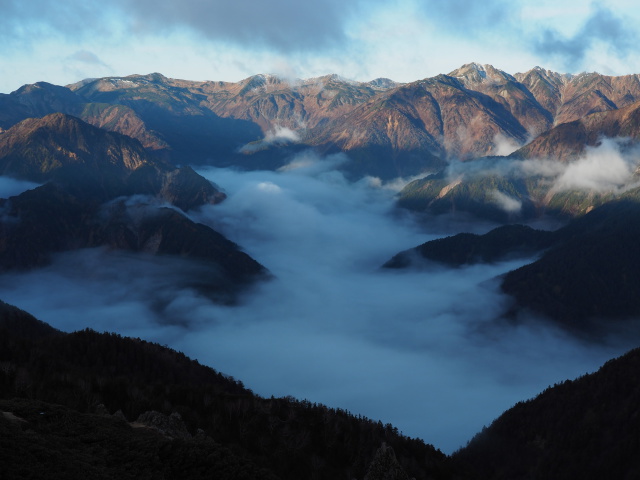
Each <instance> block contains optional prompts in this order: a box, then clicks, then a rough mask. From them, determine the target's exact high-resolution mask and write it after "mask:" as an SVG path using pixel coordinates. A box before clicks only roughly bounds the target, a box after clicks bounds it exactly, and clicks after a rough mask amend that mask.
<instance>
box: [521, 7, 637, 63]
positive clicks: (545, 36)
mask: <svg viewBox="0 0 640 480" xmlns="http://www.w3.org/2000/svg"><path fill="white" fill-rule="evenodd" d="M597 44H604V45H605V46H606V48H607V49H609V50H610V51H611V52H612V53H614V54H616V55H617V56H619V57H625V56H626V55H628V54H629V53H631V52H633V51H635V50H636V46H637V44H638V31H637V29H636V27H635V25H633V24H632V23H631V22H630V21H629V19H628V18H625V17H623V16H621V15H617V14H615V13H614V12H613V11H612V10H610V9H609V8H607V7H606V6H604V5H600V4H595V5H594V8H593V12H592V14H591V16H590V17H588V18H587V19H586V20H585V22H584V23H583V25H582V27H581V28H580V29H579V30H578V31H577V32H576V33H575V34H574V35H571V36H565V35H563V34H561V33H560V32H558V31H557V30H554V29H545V30H543V32H542V34H541V36H540V38H539V39H538V40H537V41H536V42H534V48H535V50H536V52H538V53H539V54H541V55H543V56H545V57H551V58H553V57H559V58H561V59H562V60H563V61H564V62H565V63H566V65H567V66H568V67H569V68H570V69H575V68H580V67H582V66H583V65H584V62H585V60H586V57H587V55H588V54H589V53H590V51H591V49H592V48H593V47H594V46H596V45H597Z"/></svg>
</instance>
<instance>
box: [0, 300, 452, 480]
mask: <svg viewBox="0 0 640 480" xmlns="http://www.w3.org/2000/svg"><path fill="white" fill-rule="evenodd" d="M0 307H1V308H0V319H2V320H0V366H1V368H0V398H1V399H12V398H21V399H26V400H29V401H38V402H45V403H46V404H47V405H49V406H50V407H47V408H54V407H52V405H60V406H64V407H66V409H69V410H65V411H71V412H75V413H74V414H65V415H68V416H70V417H73V415H76V414H77V415H79V414H85V415H86V414H90V415H89V417H82V418H83V419H85V420H83V421H88V422H96V428H102V427H101V426H100V425H102V424H104V423H105V420H104V418H109V419H112V417H111V416H106V417H105V415H102V416H100V415H98V413H100V412H101V411H102V413H105V409H106V412H108V413H109V414H114V413H116V412H117V411H121V412H122V414H123V415H124V417H125V418H126V419H127V420H128V421H130V422H131V421H134V420H136V419H137V418H138V416H139V415H141V414H142V413H144V412H148V411H157V412H160V413H162V414H164V415H170V414H172V413H174V412H177V413H178V414H179V415H180V416H181V418H182V420H183V421H184V423H185V425H186V426H187V429H188V430H189V432H191V434H194V435H195V434H196V433H197V432H198V431H199V429H200V430H201V431H200V435H196V437H198V438H201V437H203V436H204V438H208V440H207V441H208V442H209V443H206V442H205V443H203V441H204V440H202V441H200V440H199V441H200V443H198V444H197V445H195V443H197V442H196V440H193V441H191V442H190V441H185V440H180V441H175V440H174V441H173V442H172V443H171V442H170V443H168V444H167V443H166V440H163V441H159V442H160V443H157V442H156V443H153V442H151V443H147V444H146V445H147V447H148V449H147V450H145V451H146V452H147V454H148V455H150V457H149V458H151V459H153V458H156V457H157V455H159V454H160V451H162V452H164V453H162V455H163V456H164V455H169V456H171V455H174V456H175V455H177V456H180V455H182V454H178V450H180V451H181V452H183V453H184V454H185V455H186V454H189V456H190V457H193V456H194V455H195V453H193V452H200V453H202V455H204V457H203V458H207V459H209V460H211V458H210V457H211V456H210V455H209V454H206V452H207V451H209V450H207V449H209V448H210V446H211V445H212V444H214V443H215V445H217V447H216V449H218V450H219V448H222V447H224V449H225V451H226V450H228V451H229V452H231V453H232V457H230V458H233V459H234V460H233V461H234V462H239V460H237V459H245V460H246V462H247V464H248V465H249V466H250V469H251V468H253V469H257V470H256V471H258V470H259V471H264V472H267V473H269V472H270V473H271V474H273V475H276V476H277V477H280V478H282V479H300V478H308V479H325V478H326V479H329V478H330V479H339V478H344V479H351V478H364V476H365V475H366V473H367V469H368V467H369V465H370V463H371V461H372V460H373V458H374V456H375V454H376V451H377V450H378V448H380V446H381V445H382V444H383V443H385V444H386V445H388V446H389V447H391V448H392V449H393V450H394V451H395V454H396V456H397V459H398V462H399V464H400V465H401V467H402V468H403V469H404V470H405V471H406V472H407V474H408V475H409V476H410V477H415V478H416V479H427V478H429V479H431V478H434V479H440V478H442V479H444V478H451V470H450V468H451V466H450V464H449V461H448V458H447V457H446V456H445V455H444V454H442V453H441V452H440V451H438V450H436V449H435V448H434V447H432V446H430V445H426V444H425V443H424V442H423V441H422V440H417V439H411V438H408V437H406V436H404V435H402V434H401V433H400V432H398V430H397V429H396V428H394V427H393V426H391V425H390V424H386V425H384V424H383V423H382V422H380V421H373V420H371V419H368V418H365V417H361V416H356V415H353V414H351V413H349V412H347V411H345V410H341V409H334V408H328V407H326V406H323V405H318V404H315V403H311V402H310V401H307V400H296V399H294V398H290V397H287V398H273V397H272V398H262V397H259V396H257V395H255V394H253V393H252V392H251V390H249V389H247V388H245V387H244V385H243V384H242V382H240V381H238V380H235V379H233V378H231V377H229V376H226V375H223V374H221V373H219V372H216V371H215V370H213V369H211V368H209V367H205V366H203V365H200V364H199V363H198V362H197V361H193V360H190V359H189V358H187V357H186V356H185V355H184V354H182V353H179V352H177V351H174V350H171V349H169V348H167V347H163V346H160V345H157V344H153V343H150V342H146V341H144V340H140V339H132V338H125V337H122V336H120V335H116V334H112V333H98V332H95V331H93V330H89V329H87V330H83V331H79V332H74V333H70V334H64V333H61V332H58V331H56V330H54V329H51V328H50V327H48V326H47V325H46V324H43V323H42V322H39V321H37V320H36V319H34V318H33V317H32V316H30V315H28V314H26V313H25V312H21V311H20V310H18V309H16V308H15V307H10V306H8V305H6V304H3V305H1V306H0ZM17 323H18V324H20V328H19V329H18V328H15V325H16V324H17ZM26 400H25V401H26ZM4 408H7V407H4ZM30 408H35V407H32V406H30V404H29V405H27V406H24V407H22V409H23V410H25V409H26V410H29V409H30ZM38 408H44V407H38ZM55 408H58V407H55ZM14 413H15V412H14ZM16 415H17V414H16ZM86 418H90V419H89V420H86ZM99 418H103V420H97V419H99ZM91 419H93V420H91ZM116 420H117V418H116V419H114V420H113V421H116ZM27 425H29V424H25V426H24V428H32V427H27ZM107 425H109V423H108V422H107ZM114 428H115V427H114ZM118 428H120V427H118ZM121 435H123V434H122V433H121V434H119V435H118V436H121ZM139 441H140V440H131V439H129V440H127V441H125V442H124V443H127V442H134V443H135V442H139ZM185 442H186V443H185ZM194 442H195V443H194ZM116 443H117V444H122V442H116ZM143 443H144V442H143ZM191 443H193V444H194V445H195V446H193V449H192V447H190V446H187V445H190V444H191ZM136 448H138V447H136ZM140 448H142V447H140ZM154 449H155V450H154ZM216 449H213V450H211V452H216V451H218V450H216ZM183 450H184V451H183ZM212 454H213V453H212ZM141 455H142V454H141ZM222 457H224V455H222V456H221V458H222ZM61 458H62V457H61ZM141 458H144V455H142V457H141ZM224 458H226V457H224ZM183 460H184V459H183ZM209 460H208V461H209ZM4 461H6V459H5V460H4ZM130 461H131V460H130ZM225 461H226V460H225ZM152 463H153V462H152ZM232 463H233V462H232ZM154 465H155V466H154ZM238 465H244V464H242V462H240V463H238ZM161 466H162V465H161V464H158V463H157V462H156V463H153V465H152V467H153V468H160V467H161ZM131 468H133V467H131ZM225 468H226V467H225ZM242 468H244V466H243V467H242ZM260 469H262V470H260ZM109 472H111V471H109V469H107V468H106V467H105V469H103V470H100V471H99V473H100V475H107V474H109V475H111V473H112V472H111V473H109ZM94 473H96V472H94ZM116 477H117V475H116V476H115V477H113V478H116ZM96 478H100V477H96ZM105 478H111V477H105ZM168 478H169V477H168ZM228 478H250V477H242V476H238V477H235V476H229V477H228ZM256 478H257V477H256ZM265 478H266V477H265Z"/></svg>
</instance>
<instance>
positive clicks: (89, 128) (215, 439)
mask: <svg viewBox="0 0 640 480" xmlns="http://www.w3.org/2000/svg"><path fill="white" fill-rule="evenodd" d="M639 129H640V76H639V75H628V76H624V77H611V76H605V75H600V74H597V73H583V74H580V75H568V74H559V73H555V72H551V71H548V70H544V69H541V68H538V67H536V68H534V69H532V70H530V71H528V72H526V73H519V74H515V75H511V74H508V73H506V72H503V71H500V70H498V69H496V68H494V67H492V66H490V65H478V64H468V65H464V66H463V67H461V68H459V69H457V70H454V71H453V72H450V73H449V74H447V75H438V76H436V77H433V78H427V79H423V80H419V81H416V82H412V83H406V84H400V83H396V82H394V81H392V80H389V79H376V80H373V81H371V82H353V81H349V80H346V79H343V78H340V77H338V76H336V75H328V76H324V77H318V78H314V79H307V80H291V79H284V78H279V77H277V76H273V75H256V76H253V77H250V78H248V79H245V80H242V81H240V82H214V81H206V82H195V81H187V80H178V79H170V78H166V77H164V76H162V75H160V74H156V73H154V74H150V75H131V76H128V77H106V78H99V79H87V80H83V81H81V82H78V83H76V84H72V85H68V86H56V85H52V84H49V83H45V82H40V83H36V84H32V85H25V86H23V87H22V88H20V89H18V90H16V91H15V92H12V93H10V94H3V95H0V175H2V176H7V177H13V178H16V179H20V180H27V181H30V182H34V183H35V184H36V186H35V187H34V188H31V189H29V190H26V191H24V192H22V193H20V194H17V195H14V196H11V197H10V198H4V199H0V271H4V272H6V271H9V270H21V269H33V268H39V267H42V266H45V265H47V264H49V263H50V262H51V261H52V259H53V258H54V257H55V255H57V254H60V253H63V252H68V251H75V250H80V249H87V248H91V249H100V250H102V251H106V252H110V251H114V250H115V251H120V252H126V253H127V254H131V255H136V256H145V257H152V258H154V259H158V260H160V261H166V262H171V261H177V262H185V264H188V265H189V267H190V270H189V271H190V276H189V277H188V278H185V279H184V282H185V286H188V287H190V288H193V289H195V290H196V291H197V292H198V294H202V295H206V296H208V297H209V298H211V299H213V300H214V301H216V302H222V303H233V302H234V301H235V300H236V297H237V295H238V294H239V293H240V292H242V291H243V290H244V289H246V287H247V286H249V285H251V284H252V283H255V282H259V281H264V280H265V279H268V278H271V275H270V273H269V271H268V268H269V265H265V266H263V265H261V264H260V263H259V262H257V261H256V260H255V259H253V258H251V257H250V256H249V255H248V254H247V253H245V252H243V251H242V248H241V246H238V245H236V244H235V243H234V242H232V241H230V240H229V239H227V238H225V237H224V236H223V235H222V234H221V233H219V232H217V231H216V230H214V229H213V228H211V227H210V226H207V225H204V224H202V223H198V222H197V221H195V220H194V218H197V217H194V215H192V214H193V212H197V210H198V209H199V208H202V207H204V206H206V205H218V204H219V203H221V202H224V201H225V197H226V195H225V194H224V191H223V188H224V185H222V186H217V185H215V184H213V183H211V182H210V181H208V180H206V179H205V178H204V177H202V176H201V175H199V174H198V173H197V172H196V171H194V170H193V169H192V168H191V167H190V166H189V165H212V166H218V167H233V168H238V169H247V170H252V169H270V170H278V169H282V168H288V166H289V167H290V166H291V165H290V164H291V163H292V162H294V161H295V159H296V158H297V156H298V155H299V154H301V153H303V152H308V151H311V152H313V153H314V154H315V155H316V157H317V158H318V159H319V161H323V159H326V158H327V157H329V156H330V155H334V154H335V155H338V157H336V158H339V159H340V162H336V164H335V165H336V168H338V169H339V170H341V171H342V173H343V174H344V175H345V176H346V178H347V179H349V180H359V179H362V178H364V177H378V178H379V179H381V180H382V181H387V180H391V179H394V178H396V177H412V176H415V177H419V178H416V179H415V180H414V181H412V182H410V183H408V184H407V185H406V186H405V187H404V189H403V190H402V191H401V192H400V193H399V194H398V197H397V206H399V207H403V208H405V209H408V210H410V211H411V212H412V213H413V214H417V215H416V217H417V218H419V219H422V221H429V219H431V218H432V216H431V215H439V214H448V215H452V216H453V217H456V216H458V217H460V216H462V218H464V219H465V220H471V221H473V220H475V219H483V220H486V219H489V220H490V221H492V222H496V223H503V224H507V225H503V226H501V227H498V228H496V229H494V230H491V231H489V232H488V233H485V234H482V235H474V234H467V233H461V234H459V235H455V236H452V237H448V238H442V239H439V240H435V241H431V242H427V243H425V244H423V245H420V246H418V247H416V248H414V249H411V250H409V251H406V252H401V253H399V254H398V255H396V256H395V257H394V258H393V259H391V260H390V261H389V262H387V264H386V265H385V266H386V267H391V268H406V267H411V266H412V265H415V259H416V258H419V259H420V260H421V261H424V262H427V265H428V262H438V263H440V264H444V265H447V268H459V267H461V266H465V265H469V264H473V263H492V262H498V261H502V260H505V259H512V258H514V257H518V258H532V260H531V261H530V262H529V263H528V264H527V265H524V266H522V267H521V268H519V269H516V270H513V271H510V272H508V273H506V274H505V275H504V276H503V277H501V278H500V279H499V281H500V285H501V289H502V291H503V292H504V293H506V294H508V295H509V296H510V298H511V300H512V305H511V308H509V310H508V311H507V312H506V313H505V318H504V319H501V320H506V321H508V322H511V323H516V324H517V323H518V322H523V321H530V315H529V313H530V312H534V313H535V314H536V315H537V316H536V317H535V318H537V319H539V318H543V319H545V320H549V321H552V322H554V323H555V324H556V325H560V326H561V327H562V328H564V329H565V330H566V331H569V332H571V333H572V334H575V335H577V336H580V337H582V338H583V339H585V340H587V341H590V342H594V341H595V342H598V341H601V340H602V339H603V338H607V335H608V334H609V333H611V332H615V331H623V332H626V333H628V334H634V332H636V331H637V325H636V324H637V318H638V316H640V302H639V301H638V296H637V292H638V289H640V273H639V272H640V268H639V267H640V255H639V254H638V248H637V245H638V242H640V230H639V229H638V228H637V225H640V206H639V205H640V203H639V200H640V186H639V185H640V183H639V182H640V178H639V172H638V162H637V161H636V160H635V159H636V157H637V155H636V148H637V139H638V138H639V137H640V131H639ZM332 166H334V165H333V164H332ZM405 213H406V212H405ZM545 216H546V217H554V218H556V219H558V218H559V219H561V221H562V222H563V226H562V227H561V228H559V229H556V230H555V231H542V230H536V229H534V228H531V227H528V226H523V225H519V224H516V223H519V222H525V221H527V220H531V219H539V218H544V217H545ZM419 263H420V262H419ZM422 266H424V265H422ZM426 270H427V271H426V272H425V274H426V275H428V268H427V269H426ZM176 287H181V285H176ZM0 320H1V321H0V332H1V334H0V367H1V368H0V399H1V400H0V410H2V411H3V412H6V414H4V413H3V415H2V416H0V428H1V429H2V432H3V434H2V435H0V441H2V442H3V444H2V445H3V448H2V449H0V451H2V452H5V453H3V455H4V456H3V458H2V465H3V467H4V466H7V467H10V468H11V470H6V471H8V472H10V476H9V478H24V477H25V472H32V474H33V476H38V475H41V474H42V472H41V471H39V472H38V471H35V470H30V469H33V468H35V467H34V466H37V465H38V462H37V461H36V460H37V459H39V458H49V459H53V460H52V461H53V463H52V464H55V465H58V466H60V468H62V470H61V471H62V472H70V473H69V475H67V476H66V478H68V477H69V476H72V477H73V476H78V477H87V476H94V477H96V478H112V477H113V478H116V477H118V478H123V477H126V475H130V476H132V477H137V476H140V475H142V474H143V472H145V471H148V472H152V474H150V475H149V476H163V475H164V476H176V477H179V476H180V475H183V477H187V478H188V477H190V476H191V477H193V476H197V475H203V472H211V471H219V472H221V473H220V476H221V477H223V478H227V477H228V478H263V477H264V478H368V479H370V480H374V479H376V478H408V476H413V477H415V478H451V479H465V478H469V479H471V478H496V479H497V478H531V476H532V475H533V477H534V478H550V477H555V478H577V477H580V478H602V477H604V476H607V475H609V474H611V475H613V476H614V477H616V478H625V477H624V475H627V476H628V478H633V477H634V475H635V473H637V472H638V465H637V460H635V458H636V456H635V452H636V451H637V449H635V450H634V448H633V447H634V446H637V445H635V443H634V439H637V438H638V425H637V421H636V420H637V418H636V417H637V415H636V414H635V413H634V410H633V405H634V402H635V400H636V396H637V392H636V390H637V388H636V387H637V382H635V383H634V381H635V379H636V377H637V375H635V370H637V368H636V367H637V365H636V363H637V358H636V357H638V354H637V351H634V352H631V353H629V354H628V355H627V356H625V357H622V358H621V359H619V360H616V361H613V362H611V363H610V364H608V365H607V366H605V367H604V368H603V369H602V370H601V372H599V373H596V374H594V375H591V376H587V377H584V378H582V379H579V380H576V381H575V382H568V383H565V384H562V385H558V386H555V387H553V388H550V389H549V390H548V391H546V392H544V393H543V394H541V395H540V396H539V397H537V398H536V399H534V400H531V401H528V402H525V403H522V404H518V405H517V406H516V407H514V408H513V409H511V410H509V411H508V412H506V413H505V414H504V415H503V416H501V417H500V418H499V419H497V420H496V421H495V422H494V424H493V425H491V426H490V427H489V428H487V429H486V430H485V431H483V432H481V433H479V434H478V436H477V437H475V438H474V439H473V440H472V441H471V442H470V443H469V445H468V446H467V447H466V448H463V449H462V450H460V451H459V452H457V453H456V454H455V455H453V456H452V457H446V456H444V455H443V454H442V453H440V452H438V451H437V450H436V449H435V448H434V447H432V446H430V445H425V444H424V442H422V441H418V440H413V439H408V438H406V437H404V436H403V435H401V434H399V433H398V432H397V429H395V430H394V428H393V427H392V426H390V425H387V426H384V425H382V424H378V423H376V422H373V421H370V420H368V419H362V418H361V417H356V416H354V415H351V414H349V413H348V412H344V411H339V410H332V409H328V408H326V407H323V406H321V405H316V404H311V403H310V402H307V401H302V402H301V401H295V400H292V399H288V398H285V399H274V398H272V399H265V398H261V397H259V396H256V395H254V394H253V393H252V392H251V391H249V390H248V389H246V388H245V387H244V386H243V385H242V384H241V383H240V382H237V381H235V380H233V379H229V378H227V377H225V376H224V375H221V374H219V373H217V372H215V371H213V370H212V369H208V368H207V367H203V366H201V365H198V364H197V362H192V361H191V360H189V359H187V358H186V357H184V355H181V354H179V353H177V352H173V351H171V350H169V349H166V348H163V347H160V346H158V345H153V344H149V343H147V342H144V341H142V340H139V339H137V340H136V339H126V338H122V337H119V336H117V335H113V334H98V333H96V332H93V331H90V330H87V331H84V332H75V333H72V334H63V333H62V332H59V331H56V330H55V329H53V328H52V327H50V326H48V325H46V324H43V323H42V322H38V321H37V320H35V319H34V318H33V317H31V316H30V315H29V314H27V313H25V312H22V311H20V310H19V309H17V308H15V307H11V306H9V305H6V304H0ZM124 359H126V361H125V360H124ZM14 397H15V398H14ZM591 397H593V398H594V399H595V400H594V401H593V402H591V401H587V400H585V398H591ZM636 403H637V402H636ZM99 405H102V407H99ZM118 410H120V411H121V413H120V414H117V411H118ZM567 411H571V412H572V415H565V413H566V412H567ZM154 412H155V413H154ZM174 414H178V415H174ZM41 415H43V416H41ZM134 424H135V425H134ZM558 425H561V426H560V427H559V426H558ZM96 426H97V427H96ZM609 426H610V428H609ZM198 429H201V430H202V431H201V432H200V434H199V433H198V432H199V430H198ZM94 430H95V431H94ZM560 430H562V432H560V433H559V431H560ZM96 432H97V433H96ZM185 432H186V433H185ZM58 442H61V443H60V445H61V447H60V448H57V447H52V445H57V444H58ZM383 442H384V443H383ZM636 443H637V442H636ZM123 445H126V446H128V447H127V448H126V449H124V450H131V451H137V452H141V454H140V455H139V456H137V457H135V456H133V458H132V457H131V455H130V453H129V456H128V457H127V456H126V453H127V452H126V451H123V447H122V446H123ZM6 452H9V453H6ZM18 452H28V455H27V456H25V457H24V458H18V457H19V455H18ZM565 452H566V453H567V455H565ZM114 453H117V454H118V455H121V456H123V455H124V458H125V459H126V460H127V461H126V462H124V463H122V464H121V465H114V464H113V462H111V461H110V460H109V458H110V455H112V454H114ZM163 458H168V459H171V461H166V462H164V461H163V460H162V459H163ZM34 459H36V460H34ZM69 459H71V460H69ZM612 459H613V460H612ZM67 460H69V461H67ZM110 462H111V463H110ZM139 462H142V463H139ZM163 462H164V463H163ZM200 462H201V463H200ZM176 465H188V466H189V469H185V470H183V471H180V469H179V468H177V467H176ZM123 466H124V467H123ZM172 469H173V470H172ZM198 469H200V470H198ZM212 469H213V470H212ZM216 469H218V470H216ZM33 472H35V473H33ZM127 472H129V473H127ZM28 475H29V474H27V475H26V476H28Z"/></svg>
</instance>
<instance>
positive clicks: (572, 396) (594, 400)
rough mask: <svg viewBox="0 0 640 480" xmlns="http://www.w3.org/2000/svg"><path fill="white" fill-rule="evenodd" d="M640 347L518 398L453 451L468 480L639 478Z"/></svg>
mask: <svg viewBox="0 0 640 480" xmlns="http://www.w3.org/2000/svg"><path fill="white" fill-rule="evenodd" d="M638 372H640V350H638V349H636V350H632V351H631V352H629V353H627V354H626V355H624V356H622V357H620V358H617V359H615V360H611V361H609V362H607V363H606V364H605V365H604V366H603V367H602V368H600V370H598V371H597V372H596V373H593V374H590V375H585V376H583V377H581V378H579V379H577V380H574V381H565V382H564V383H561V384H557V385H554V386H553V387H550V388H548V389H547V390H545V391H544V392H543V393H541V394H540V395H538V396H537V397H536V398H534V399H532V400H528V401H526V402H519V403H518V404H516V405H515V406H514V407H513V408H511V409H509V410H508V411H506V412H505V413H503V414H502V415H501V416H500V417H499V418H498V419H497V420H495V421H494V422H493V423H492V424H491V425H490V426H489V427H488V428H485V429H484V430H483V431H482V432H481V433H479V434H478V435H476V436H475V437H474V438H473V440H471V442H470V443H469V444H468V445H467V446H466V447H465V448H463V449H461V450H460V451H458V452H456V453H455V454H454V455H453V460H454V462H456V464H457V465H459V466H462V465H464V466H465V467H466V472H467V474H468V475H469V478H476V479H483V480H485V479H486V480H499V479H505V480H506V479H509V480H518V479H530V478H554V479H558V480H562V479H567V480H569V479H575V478H581V479H585V480H590V479H593V480H596V479H601V478H620V479H632V478H637V477H638V476H639V475H640V457H638V455H637V449H638V438H640V417H639V416H638V414H637V405H638V403H639V402H640V377H639V376H638Z"/></svg>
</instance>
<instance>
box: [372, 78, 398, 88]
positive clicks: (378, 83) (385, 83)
mask: <svg viewBox="0 0 640 480" xmlns="http://www.w3.org/2000/svg"><path fill="white" fill-rule="evenodd" d="M368 85H369V86H370V87H371V88H373V89H374V90H390V89H392V88H395V87H397V86H399V85H400V84H399V83H398V82H394V81H393V80H391V79H390V78H376V79H374V80H371V81H370V82H369V83H368Z"/></svg>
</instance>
